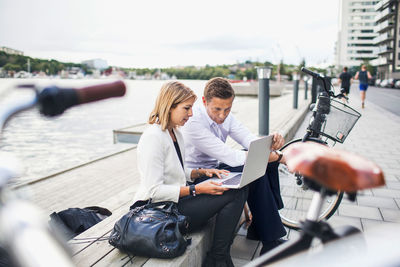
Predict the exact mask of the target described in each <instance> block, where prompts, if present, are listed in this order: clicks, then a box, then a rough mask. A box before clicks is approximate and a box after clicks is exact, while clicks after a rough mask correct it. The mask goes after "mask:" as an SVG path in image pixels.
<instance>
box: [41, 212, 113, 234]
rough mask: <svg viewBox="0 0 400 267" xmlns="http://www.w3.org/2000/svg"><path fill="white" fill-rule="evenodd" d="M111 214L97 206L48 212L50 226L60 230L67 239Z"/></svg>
mask: <svg viewBox="0 0 400 267" xmlns="http://www.w3.org/2000/svg"><path fill="white" fill-rule="evenodd" d="M110 215H111V212H110V211H109V210H108V209H106V208H101V207H97V206H93V207H86V208H83V209H81V208H69V209H66V210H63V211H60V212H53V213H52V214H50V222H49V224H50V227H51V228H53V229H54V228H55V229H56V231H58V232H61V234H63V236H64V237H65V238H67V239H68V240H69V239H71V238H74V237H75V236H77V235H79V234H80V233H82V232H84V231H86V230H87V229H89V228H90V227H92V226H93V225H95V224H97V223H99V222H101V221H102V220H103V219H104V218H106V217H108V216H110Z"/></svg>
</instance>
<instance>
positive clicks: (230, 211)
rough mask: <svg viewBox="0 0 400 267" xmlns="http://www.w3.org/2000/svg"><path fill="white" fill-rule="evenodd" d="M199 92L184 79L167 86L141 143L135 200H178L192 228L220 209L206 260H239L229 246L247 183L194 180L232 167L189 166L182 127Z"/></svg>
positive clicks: (226, 262)
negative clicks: (235, 185) (240, 185)
mask: <svg viewBox="0 0 400 267" xmlns="http://www.w3.org/2000/svg"><path fill="white" fill-rule="evenodd" d="M196 98H197V97H196V95H195V94H194V92H193V91H192V90H191V89H190V88H188V87H187V86H185V85H183V84H182V83H180V82H176V81H175V82H168V83H166V84H164V85H163V86H162V88H161V91H160V93H159V95H158V97H157V100H156V103H155V107H154V109H153V111H152V112H151V114H150V117H149V121H148V123H149V127H148V128H147V129H146V130H145V131H144V133H143V135H142V137H141V138H140V141H139V144H138V148H137V153H138V168H139V172H140V187H139V190H138V192H137V193H136V195H135V198H134V200H135V204H134V206H138V205H141V204H142V203H143V202H142V201H146V200H148V199H150V198H151V199H152V201H153V202H158V201H174V202H176V203H178V209H179V211H180V212H181V213H182V214H184V215H186V216H188V217H189V219H190V227H189V228H190V230H191V231H192V230H195V229H198V228H200V227H201V226H203V225H204V224H206V223H207V221H208V220H209V219H210V218H211V217H213V216H214V215H216V224H215V230H214V239H213V245H212V247H211V249H210V251H209V252H208V253H207V258H206V260H205V262H204V264H203V265H205V266H217V265H218V266H233V264H232V259H231V257H230V253H229V251H230V246H231V243H232V240H233V237H234V234H235V227H236V225H237V222H238V220H239V218H240V215H241V212H242V210H243V206H244V203H245V201H246V199H247V187H245V188H243V189H239V190H228V189H227V188H224V187H221V186H220V183H217V182H213V181H206V182H203V183H199V184H195V183H193V182H195V180H196V179H197V178H200V177H205V176H208V177H211V176H213V175H214V176H218V177H221V175H222V174H226V173H227V172H228V171H225V170H218V169H190V168H186V167H185V166H184V162H183V159H184V158H185V151H184V147H185V146H184V140H183V138H182V135H181V133H180V130H179V127H180V126H183V125H184V124H185V123H186V122H187V121H188V120H189V118H190V117H191V116H192V106H193V103H194V102H195V100H196Z"/></svg>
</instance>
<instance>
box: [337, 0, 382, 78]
mask: <svg viewBox="0 0 400 267" xmlns="http://www.w3.org/2000/svg"><path fill="white" fill-rule="evenodd" d="M378 2H379V1H371V0H370V1H368V0H367V1H366V0H340V5H339V33H338V42H337V44H336V60H335V61H336V62H335V65H336V66H337V67H338V68H339V70H341V69H342V68H343V67H344V66H347V67H355V66H360V65H361V64H362V63H363V62H364V61H371V60H373V59H376V58H377V53H378V51H377V48H376V47H375V43H374V38H375V37H376V36H377V35H378V34H377V33H376V32H374V26H375V16H376V15H377V11H376V10H375V4H377V3H378Z"/></svg>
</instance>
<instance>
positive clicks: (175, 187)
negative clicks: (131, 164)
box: [134, 124, 192, 202]
mask: <svg viewBox="0 0 400 267" xmlns="http://www.w3.org/2000/svg"><path fill="white" fill-rule="evenodd" d="M173 131H174V133H175V136H176V140H177V142H178V145H179V149H180V151H181V155H182V159H183V160H184V159H185V151H184V148H185V144H184V143H183V137H182V134H181V133H180V131H179V130H178V129H176V128H174V130H173ZM137 159H138V161H137V162H138V169H139V173H140V186H139V190H138V191H137V192H136V194H135V197H134V202H136V201H137V200H148V199H150V198H151V199H152V202H159V201H174V202H178V200H179V192H180V187H181V186H185V185H186V180H188V181H190V174H191V172H192V169H190V168H185V170H184V169H183V168H182V165H181V162H180V161H179V157H178V154H177V152H176V149H175V146H174V142H173V141H172V138H171V136H170V135H169V133H168V130H165V131H163V130H161V126H160V125H159V124H150V125H149V126H148V127H147V129H146V130H145V131H144V132H143V134H142V136H141V137H140V140H139V144H138V146H137Z"/></svg>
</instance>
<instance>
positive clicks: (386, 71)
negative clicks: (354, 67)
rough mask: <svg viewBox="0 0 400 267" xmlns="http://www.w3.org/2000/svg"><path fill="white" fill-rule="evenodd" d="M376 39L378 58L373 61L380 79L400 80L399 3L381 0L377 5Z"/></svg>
mask: <svg viewBox="0 0 400 267" xmlns="http://www.w3.org/2000/svg"><path fill="white" fill-rule="evenodd" d="M375 10H376V12H377V15H376V17H375V22H376V26H375V32H376V33H377V34H378V36H377V37H375V39H374V43H375V46H376V47H377V48H378V57H377V59H375V60H372V61H371V64H372V65H373V66H376V67H377V77H378V78H380V79H388V78H395V79H400V40H399V34H400V32H399V31H400V29H399V25H400V23H399V18H400V16H399V1H398V0H381V1H379V2H378V3H377V4H376V5H375Z"/></svg>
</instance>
